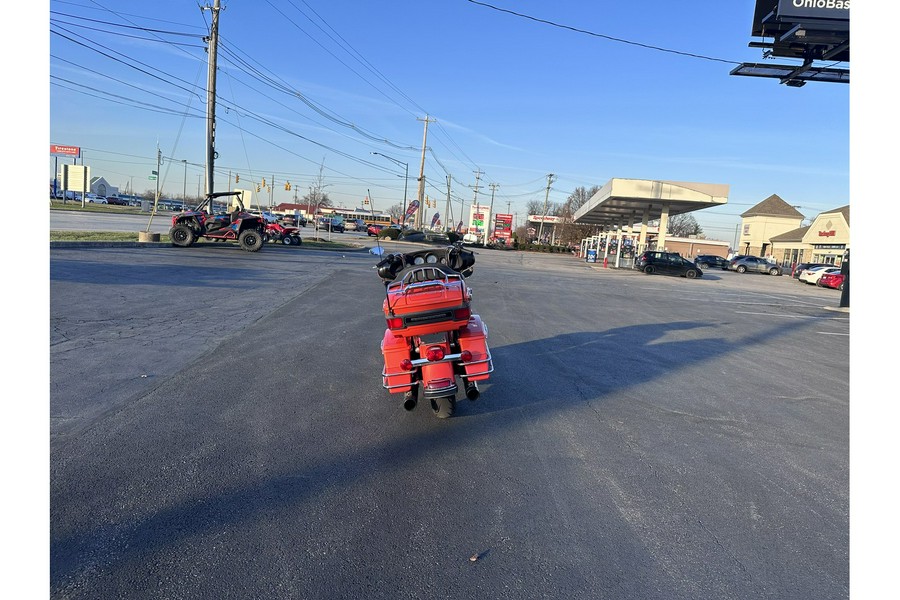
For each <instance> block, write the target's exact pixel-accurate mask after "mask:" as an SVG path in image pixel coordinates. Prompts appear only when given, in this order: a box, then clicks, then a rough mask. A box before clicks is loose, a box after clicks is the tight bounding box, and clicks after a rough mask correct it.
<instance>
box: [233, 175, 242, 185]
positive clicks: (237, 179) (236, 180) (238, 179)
mask: <svg viewBox="0 0 900 600" xmlns="http://www.w3.org/2000/svg"><path fill="white" fill-rule="evenodd" d="M240 180H241V176H240V174H235V176H234V182H235V183H237V182H238V181H240Z"/></svg>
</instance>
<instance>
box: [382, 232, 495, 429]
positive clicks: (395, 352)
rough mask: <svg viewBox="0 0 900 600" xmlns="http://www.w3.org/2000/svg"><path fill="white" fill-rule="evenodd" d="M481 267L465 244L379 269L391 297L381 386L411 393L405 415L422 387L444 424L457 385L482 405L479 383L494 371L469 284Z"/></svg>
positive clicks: (387, 262) (400, 258) (395, 258)
mask: <svg viewBox="0 0 900 600" xmlns="http://www.w3.org/2000/svg"><path fill="white" fill-rule="evenodd" d="M378 250H380V248H379V249H378ZM373 251H374V250H373ZM376 253H377V252H376ZM474 267H475V255H474V253H472V252H471V251H469V250H466V249H464V248H462V247H460V246H450V247H447V248H436V249H427V250H419V251H417V252H409V253H405V254H388V255H387V256H385V257H384V258H383V259H382V260H381V261H379V263H378V264H377V265H376V268H377V269H378V275H379V277H381V279H382V281H384V285H385V296H386V297H385V299H384V303H383V305H382V308H383V311H384V316H385V319H386V321H387V329H386V330H385V332H384V338H383V339H382V341H381V353H382V355H383V357H384V370H383V371H382V373H381V375H382V384H383V385H384V387H385V388H386V389H387V390H388V391H389V392H390V393H392V394H403V395H404V398H403V408H405V409H406V410H413V409H414V408H415V407H416V403H417V401H418V396H419V389H420V388H421V389H422V395H423V397H424V398H425V399H427V400H429V401H430V403H431V408H432V410H433V411H434V413H435V414H436V415H437V416H438V417H439V418H442V419H445V418H447V417H451V416H453V413H454V411H455V409H456V394H457V393H458V392H459V386H458V385H457V380H459V381H461V382H462V384H463V389H464V390H465V395H466V398H468V399H469V400H476V399H477V398H478V396H479V395H480V392H479V390H478V382H479V381H485V380H487V379H488V378H489V377H490V374H491V373H492V372H493V370H494V366H493V362H492V361H491V352H490V349H489V348H488V345H487V336H488V331H487V326H486V325H485V324H484V322H483V321H482V320H481V317H480V316H478V315H476V314H473V313H472V308H471V303H472V290H471V288H469V287H468V286H467V285H466V282H465V278H466V277H469V276H471V275H472V272H473V271H474Z"/></svg>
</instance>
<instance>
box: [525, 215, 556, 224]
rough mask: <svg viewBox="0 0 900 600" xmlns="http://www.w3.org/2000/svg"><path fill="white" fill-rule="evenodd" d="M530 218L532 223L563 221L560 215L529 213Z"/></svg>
mask: <svg viewBox="0 0 900 600" xmlns="http://www.w3.org/2000/svg"><path fill="white" fill-rule="evenodd" d="M528 220H529V221H531V222H532V223H540V222H541V221H543V222H544V223H559V222H561V221H562V219H560V218H559V217H554V216H552V215H547V216H544V215H528Z"/></svg>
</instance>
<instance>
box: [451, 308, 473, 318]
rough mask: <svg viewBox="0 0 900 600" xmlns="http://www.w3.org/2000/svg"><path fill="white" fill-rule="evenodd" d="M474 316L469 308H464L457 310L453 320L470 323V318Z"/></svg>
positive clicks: (454, 312)
mask: <svg viewBox="0 0 900 600" xmlns="http://www.w3.org/2000/svg"><path fill="white" fill-rule="evenodd" d="M471 316H472V309H471V308H469V307H468V306H466V307H464V308H457V309H456V310H455V311H453V320H454V321H468V320H469V317H471Z"/></svg>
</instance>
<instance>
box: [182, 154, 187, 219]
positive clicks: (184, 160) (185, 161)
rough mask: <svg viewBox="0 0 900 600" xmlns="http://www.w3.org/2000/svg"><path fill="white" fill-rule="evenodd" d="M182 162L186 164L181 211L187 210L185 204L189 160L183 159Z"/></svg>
mask: <svg viewBox="0 0 900 600" xmlns="http://www.w3.org/2000/svg"><path fill="white" fill-rule="evenodd" d="M181 162H183V163H184V189H182V191H181V210H185V203H186V202H187V159H186V158H183V159H181Z"/></svg>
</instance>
